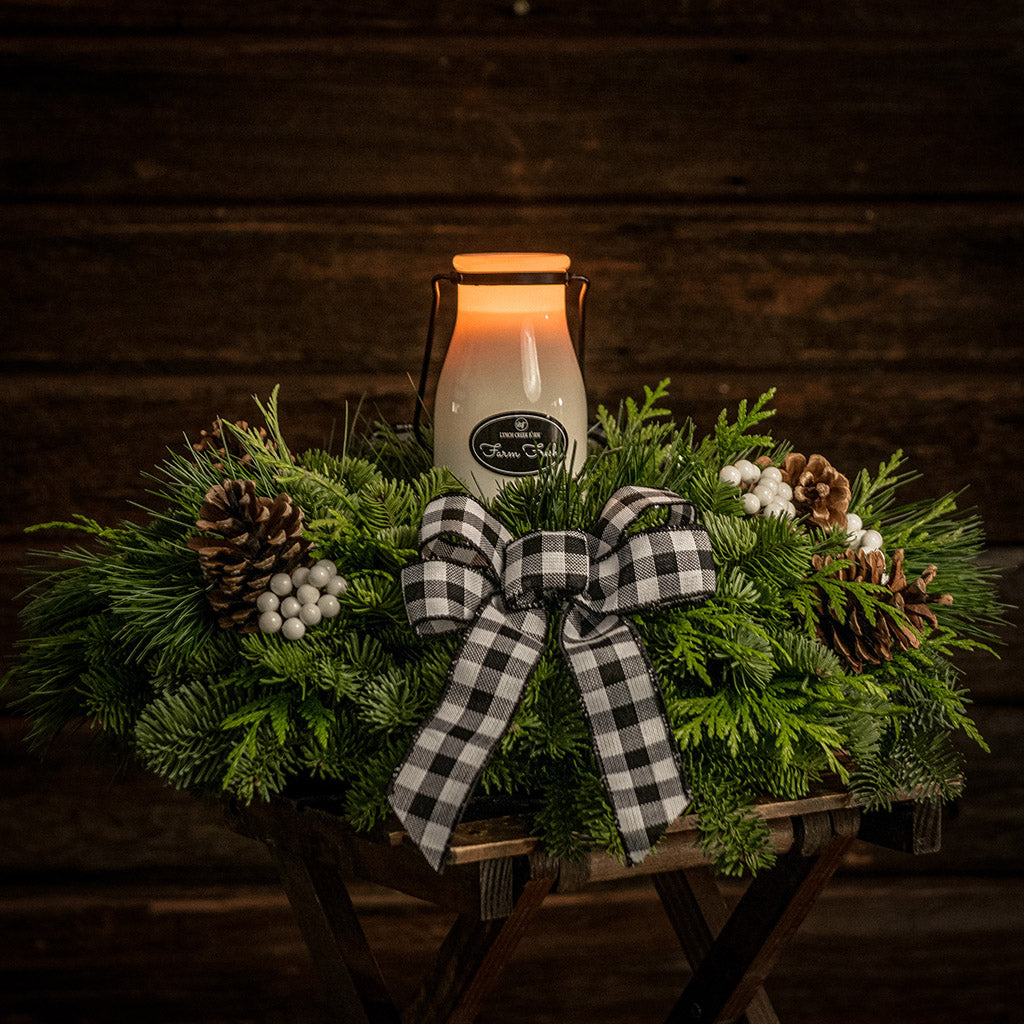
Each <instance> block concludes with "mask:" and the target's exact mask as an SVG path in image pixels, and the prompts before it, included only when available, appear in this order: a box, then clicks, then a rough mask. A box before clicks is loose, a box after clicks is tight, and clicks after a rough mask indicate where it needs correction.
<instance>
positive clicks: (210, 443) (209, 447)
mask: <svg viewBox="0 0 1024 1024" xmlns="http://www.w3.org/2000/svg"><path fill="white" fill-rule="evenodd" d="M235 426H236V427H238V429H239V430H242V431H248V430H249V424H248V423H247V422H246V421H245V420H235ZM258 434H259V438H260V440H261V441H262V442H263V447H264V448H266V449H267V451H270V452H276V451H277V444H276V443H275V442H274V441H272V440H271V439H270V435H269V434H268V433H267V430H266V427H260V428H259V430H258ZM192 448H193V450H194V451H197V452H207V451H208V452H213V453H214V454H216V455H231V456H232V458H234V459H235V460H237V461H239V462H241V463H242V465H243V466H249V465H251V464H252V455H251V454H250V453H249V452H247V451H246V450H245V448H244V447H243V445H242V443H241V441H239V440H238V437H237V436H236V435H235V434H234V433H233V432H232V431H231V430H228V429H227V428H226V427H225V426H224V421H223V420H219V419H218V420H215V421H214V424H213V426H212V427H211V428H210V429H209V430H201V431H199V440H198V441H196V442H195V443H194V444H193V445H192ZM214 466H215V467H216V468H217V469H223V468H224V463H223V462H221V461H220V460H219V459H218V460H217V461H216V462H214Z"/></svg>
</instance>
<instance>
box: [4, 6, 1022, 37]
mask: <svg viewBox="0 0 1024 1024" xmlns="http://www.w3.org/2000/svg"><path fill="white" fill-rule="evenodd" d="M0 23H3V24H4V25H5V26H6V27H7V30H8V31H9V32H12V33H31V32H47V33H55V34H56V33H68V32H83V31H90V32H100V33H115V32H121V33H123V32H171V33H208V32H225V31H226V32H246V33H250V34H264V33H273V34H274V35H288V34H301V35H310V34H316V35H324V34H327V35H330V34H339V33H340V34H345V35H347V34H352V33H360V32H362V33H366V32H387V33H392V32H415V33H421V34H436V33H447V32H453V31H454V32H460V33H466V32H470V33H485V34H486V33H493V32H503V33H512V32H514V33H517V34H518V35H520V36H526V37H530V36H534V35H541V36H543V35H550V34H554V33H557V34H562V33H565V32H572V33H574V34H578V35H594V36H609V35H631V34H638V33H639V34H653V35H672V34H678V33H687V34H690V33H698V34H721V33H752V34H755V35H757V34H761V33H764V32H789V33H793V34H796V35H806V36H811V37H815V36H819V35H829V36H833V35H852V36H861V35H863V34H864V33H865V32H872V33H877V34H879V35H885V34H891V33H907V34H911V35H913V36H917V37H925V38H927V37H929V36H934V35H942V34H944V33H949V32H951V31H955V32H958V33H961V34H963V35H965V36H983V35H986V34H996V33H1009V32H1013V31H1014V30H1016V29H1020V28H1022V27H1024V18H1022V16H1021V11H1020V7H1019V5H1018V4H1016V3H1014V2H1013V0H992V2H989V3H985V4H984V5H982V6H980V7H978V8H977V9H976V10H972V11H971V13H970V17H969V18H965V17H964V8H963V5H962V3H960V2H958V0H905V2H903V3H900V4H892V3H890V2H888V0H834V2H830V3H829V4H827V5H825V4H819V3H792V2H790V3H786V2H782V0H773V2H758V0H698V2H691V3H685V4H683V3H679V2H678V0H643V2H642V3H631V4H622V3H620V2H618V0H559V2H558V3H551V2H545V0H532V2H529V3H527V4H526V5H525V6H524V5H522V4H520V5H515V4H513V2H512V0H492V2H487V3H471V4H467V3H464V2H461V0H388V2H387V3H381V2H379V0H325V2H322V3H315V4H314V3H298V4H297V3H289V2H282V0H251V2H250V3H247V4H245V5H244V6H240V5H231V4H210V3H205V2H203V0H63V2H61V3H53V2H51V0H3V2H0Z"/></svg>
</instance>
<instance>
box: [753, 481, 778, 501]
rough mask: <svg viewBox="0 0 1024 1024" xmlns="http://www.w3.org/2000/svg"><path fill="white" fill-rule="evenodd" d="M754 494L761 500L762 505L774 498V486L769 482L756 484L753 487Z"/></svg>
mask: <svg viewBox="0 0 1024 1024" xmlns="http://www.w3.org/2000/svg"><path fill="white" fill-rule="evenodd" d="M754 494H756V495H757V500H758V501H760V502H761V505H762V506H764V505H767V504H768V503H769V502H770V501H774V500H775V488H774V487H772V485H771V483H760V484H758V485H757V486H756V487H755V488H754Z"/></svg>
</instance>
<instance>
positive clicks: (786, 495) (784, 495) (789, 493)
mask: <svg viewBox="0 0 1024 1024" xmlns="http://www.w3.org/2000/svg"><path fill="white" fill-rule="evenodd" d="M775 493H776V494H778V496H779V501H792V500H793V488H792V487H790V485H789V484H787V483H786V482H785V481H784V480H783V481H780V483H779V486H778V488H777V490H776V492H775Z"/></svg>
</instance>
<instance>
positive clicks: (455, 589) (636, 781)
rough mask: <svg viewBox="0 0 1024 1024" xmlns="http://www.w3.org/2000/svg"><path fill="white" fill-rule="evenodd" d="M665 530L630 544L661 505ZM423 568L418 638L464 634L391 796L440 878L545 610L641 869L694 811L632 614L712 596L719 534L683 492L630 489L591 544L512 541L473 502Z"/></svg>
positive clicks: (538, 536)
mask: <svg viewBox="0 0 1024 1024" xmlns="http://www.w3.org/2000/svg"><path fill="white" fill-rule="evenodd" d="M655 506H663V507H665V508H666V509H667V510H668V518H667V522H666V523H665V525H664V526H660V527H657V528H654V529H648V530H640V531H637V532H634V533H628V532H627V531H628V530H629V528H630V526H632V525H633V524H634V523H635V522H636V520H637V519H638V518H639V517H640V516H641V515H642V514H643V513H644V512H646V511H647V510H648V509H650V508H653V507H655ZM420 545H421V553H422V556H423V561H420V562H417V563H415V564H413V565H410V566H407V567H406V568H405V569H403V570H402V589H403V593H404V598H405V608H406V612H407V614H408V616H409V621H410V622H411V623H412V625H413V626H414V627H415V629H416V631H417V632H418V633H420V634H421V635H426V634H432V633H444V632H448V631H451V630H458V629H465V628H467V627H468V630H467V632H466V636H465V638H464V639H463V641H462V644H461V646H460V648H459V651H458V653H457V655H456V657H455V659H454V661H453V662H452V667H451V669H450V671H449V674H448V679H447V682H446V684H445V688H444V692H443V694H442V696H441V701H440V704H439V705H438V707H437V710H436V711H435V712H434V713H433V715H432V716H431V717H430V718H429V719H428V720H427V721H425V722H424V723H423V725H422V726H421V727H420V730H419V732H418V733H417V735H416V738H415V740H414V741H413V744H412V747H411V748H410V750H409V753H408V754H407V755H406V758H405V760H404V761H403V762H402V764H401V765H399V767H398V769H397V770H396V772H395V775H394V778H393V779H392V783H391V789H390V791H389V794H388V795H389V799H390V802H391V806H392V807H393V808H394V810H395V812H396V813H397V814H398V817H399V818H400V819H401V821H402V823H403V825H404V826H405V828H406V830H407V831H408V833H409V835H410V836H411V837H412V839H413V841H414V842H415V843H416V844H417V845H418V846H419V847H420V849H421V850H422V852H423V854H424V856H425V857H426V858H427V860H428V861H429V862H430V864H431V865H432V866H433V867H434V868H435V870H437V871H441V870H442V868H443V865H444V861H445V856H446V854H447V851H448V844H449V842H450V841H451V835H452V832H453V831H454V829H455V826H456V825H457V824H458V823H459V820H460V819H461V817H462V814H463V811H464V810H465V807H466V804H467V802H468V801H469V798H470V796H471V794H472V792H473V788H474V786H475V785H476V782H477V779H478V778H479V777H480V773H481V772H482V771H483V769H484V766H485V765H486V764H487V761H488V759H489V758H490V756H491V753H492V751H493V750H494V747H495V746H496V744H497V743H498V740H499V739H501V736H502V735H503V734H504V732H505V730H506V729H507V728H508V726H509V724H510V723H511V721H512V717H513V715H514V714H515V710H516V708H517V706H518V704H519V701H520V698H521V697H522V694H523V690H524V688H525V686H526V681H527V680H528V679H529V677H530V674H531V673H532V672H533V670H534V668H536V666H537V663H538V662H539V661H540V658H541V654H542V653H543V651H544V643H545V638H546V636H547V626H548V609H549V608H551V607H554V606H557V607H560V608H561V611H562V621H561V628H560V631H559V643H560V646H561V649H562V651H563V653H564V655H565V658H566V660H567V661H568V664H569V667H570V669H571V671H572V675H573V677H574V678H575V680H576V684H577V686H578V687H579V692H580V695H581V697H582V705H583V710H584V713H585V716H586V719H587V723H588V725H589V727H590V732H591V736H592V738H593V743H594V751H595V753H596V755H597V759H598V762H599V764H600V766H601V772H602V775H603V777H604V782H605V787H606V789H607V792H608V796H609V798H610V800H611V804H612V808H613V809H614V812H615V819H616V824H617V826H618V829H619V833H620V835H621V836H622V840H623V844H624V847H625V850H626V854H627V856H628V858H629V860H630V862H632V863H636V862H638V861H640V860H642V859H643V857H644V856H645V855H646V854H647V853H648V852H650V849H651V846H652V845H653V844H654V842H655V841H656V840H657V839H658V838H659V837H660V836H661V834H662V833H663V832H664V831H665V828H666V826H667V825H668V824H669V823H670V822H672V821H673V820H674V819H675V818H676V817H677V816H678V815H679V814H681V813H682V812H683V811H684V810H685V809H686V806H687V805H688V804H689V802H690V794H689V792H688V791H687V789H686V786H685V784H684V782H683V780H682V777H681V772H680V765H679V753H678V748H677V747H676V744H675V742H674V740H673V738H672V733H671V730H670V728H669V725H668V721H667V719H666V717H665V711H664V706H663V700H662V696H661V691H660V689H659V687H658V683H657V680H656V678H655V675H654V669H653V667H652V666H651V663H650V661H649V659H648V657H647V652H646V651H645V649H644V646H643V643H642V642H641V639H640V636H639V634H638V632H637V629H636V627H635V626H634V625H633V623H632V622H630V621H629V620H628V619H626V618H624V616H625V615H628V614H630V613H632V612H638V611H641V610H647V609H654V608H664V607H667V606H670V605H679V604H686V603H693V602H697V601H700V600H703V599H705V598H707V597H710V596H711V595H712V594H714V592H715V566H714V561H713V559H712V554H711V543H710V540H709V538H708V534H707V531H706V530H704V528H703V527H701V526H699V525H698V524H697V515H696V510H695V509H694V507H693V506H692V505H690V504H689V503H688V502H686V501H684V500H683V499H682V498H680V497H679V496H678V495H677V494H673V493H672V492H671V491H665V490H659V489H655V488H650V487H623V488H620V489H619V490H618V491H616V492H615V494H613V495H612V497H611V498H610V500H609V501H608V503H607V505H605V507H604V509H603V510H602V512H601V515H600V517H599V518H598V520H597V522H596V523H595V524H594V527H593V528H592V530H591V532H590V533H584V532H582V531H580V530H564V531H545V530H538V531H534V532H533V533H528V534H526V535H525V536H523V537H517V538H513V537H512V535H511V534H510V533H509V531H508V530H506V529H505V527H504V526H502V524H501V523H500V522H498V520H497V519H496V518H495V517H494V516H492V515H491V514H490V513H489V512H488V511H487V509H485V508H484V507H483V505H481V504H480V502H478V501H477V500H476V499H475V498H471V497H469V496H467V495H449V496H446V497H443V498H438V499H436V500H435V501H432V502H431V503H430V504H429V505H428V506H427V508H426V511H425V512H424V514H423V522H422V524H421V526H420Z"/></svg>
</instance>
